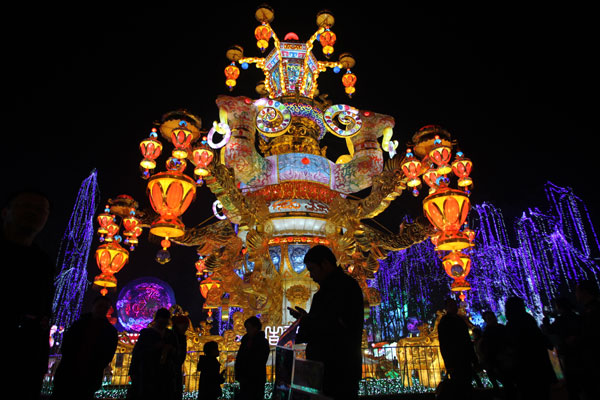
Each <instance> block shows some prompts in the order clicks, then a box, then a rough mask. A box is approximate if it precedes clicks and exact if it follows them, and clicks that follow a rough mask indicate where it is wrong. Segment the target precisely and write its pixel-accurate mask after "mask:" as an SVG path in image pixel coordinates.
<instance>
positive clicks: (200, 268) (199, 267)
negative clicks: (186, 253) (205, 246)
mask: <svg viewBox="0 0 600 400" xmlns="http://www.w3.org/2000/svg"><path fill="white" fill-rule="evenodd" d="M204 263H205V260H204V258H199V259H198V261H196V264H195V266H196V275H197V276H203V275H204V273H205V272H206V265H205V264H204Z"/></svg>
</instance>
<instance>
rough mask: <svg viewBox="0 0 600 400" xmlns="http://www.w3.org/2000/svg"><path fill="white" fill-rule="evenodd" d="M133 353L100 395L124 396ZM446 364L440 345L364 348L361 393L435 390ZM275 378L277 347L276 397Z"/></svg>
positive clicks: (225, 362)
mask: <svg viewBox="0 0 600 400" xmlns="http://www.w3.org/2000/svg"><path fill="white" fill-rule="evenodd" d="M236 354H237V353H236V352H227V351H223V352H221V355H220V357H219V361H220V362H221V368H222V369H225V371H226V373H225V384H224V385H223V398H225V399H232V398H233V396H234V393H235V390H236V388H237V387H238V383H237V382H236V381H235V372H234V364H235V357H236ZM200 355H202V353H201V352H197V351H191V352H188V356H187V358H186V360H185V362H184V365H183V373H184V379H183V383H184V398H186V399H196V398H197V390H198V381H199V379H200V373H199V372H198V371H197V370H196V365H197V363H198V359H199V357H200ZM296 358H304V351H302V350H300V351H297V353H296ZM59 362H60V355H56V356H52V357H50V368H49V371H48V374H47V375H46V377H45V381H44V388H43V394H44V395H45V396H48V395H50V394H51V392H52V380H53V377H54V372H55V371H56V366H57V365H58V363H59ZM130 362H131V353H129V352H119V353H117V354H115V357H114V358H113V360H112V362H111V364H110V366H109V367H108V368H107V369H106V371H105V374H104V379H103V384H102V389H101V390H99V391H98V392H97V393H96V398H103V399H124V398H126V395H127V388H128V386H129V376H128V371H129V364H130ZM445 373H446V371H445V369H444V363H443V361H442V358H441V355H440V352H439V347H438V346H406V347H392V346H384V347H381V348H377V349H365V350H364V351H363V379H362V381H361V382H360V392H359V393H360V395H361V396H366V395H369V396H371V395H378V394H395V393H424V392H433V391H434V390H435V388H436V387H437V385H438V384H439V383H440V381H441V380H442V379H443V377H444V376H445ZM274 381H275V348H272V349H271V354H270V356H269V359H268V361H267V384H266V387H265V399H270V398H272V387H273V382H274Z"/></svg>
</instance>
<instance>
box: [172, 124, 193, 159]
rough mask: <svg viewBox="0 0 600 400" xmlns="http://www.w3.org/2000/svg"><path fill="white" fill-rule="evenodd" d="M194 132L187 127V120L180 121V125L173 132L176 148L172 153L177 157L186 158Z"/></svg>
mask: <svg viewBox="0 0 600 400" xmlns="http://www.w3.org/2000/svg"><path fill="white" fill-rule="evenodd" d="M192 139H193V135H192V132H191V131H190V130H189V129H187V122H185V121H180V122H179V126H178V127H177V128H175V129H173V131H172V132H171V141H172V142H173V146H175V149H174V150H173V152H172V153H171V154H172V155H173V157H175V158H177V159H184V158H186V157H187V156H188V148H189V147H190V143H191V142H192Z"/></svg>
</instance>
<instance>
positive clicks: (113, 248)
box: [94, 241, 129, 293]
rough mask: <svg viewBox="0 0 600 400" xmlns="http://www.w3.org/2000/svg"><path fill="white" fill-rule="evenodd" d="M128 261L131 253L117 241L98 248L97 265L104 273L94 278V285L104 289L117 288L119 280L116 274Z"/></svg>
mask: <svg viewBox="0 0 600 400" xmlns="http://www.w3.org/2000/svg"><path fill="white" fill-rule="evenodd" d="M128 261H129V252H128V251H127V250H125V249H124V248H123V247H121V245H119V243H117V242H116V241H112V242H110V243H105V244H103V245H100V246H98V248H97V249H96V264H97V265H98V268H100V271H102V273H101V274H100V275H97V276H96V277H95V278H94V284H95V285H97V286H102V287H104V288H107V287H116V286H117V279H116V278H115V277H114V274H116V273H117V272H119V271H120V270H121V269H122V268H123V267H124V266H125V264H127V262H128ZM103 293H105V292H103Z"/></svg>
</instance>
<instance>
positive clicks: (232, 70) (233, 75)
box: [225, 62, 240, 90]
mask: <svg viewBox="0 0 600 400" xmlns="http://www.w3.org/2000/svg"><path fill="white" fill-rule="evenodd" d="M239 76H240V69H239V68H238V67H236V66H235V62H232V63H231V64H229V65H228V66H227V67H226V68H225V77H226V78H227V80H226V81H225V84H226V85H227V87H228V88H229V90H233V87H234V86H235V85H236V83H237V82H236V80H237V78H238V77H239Z"/></svg>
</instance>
